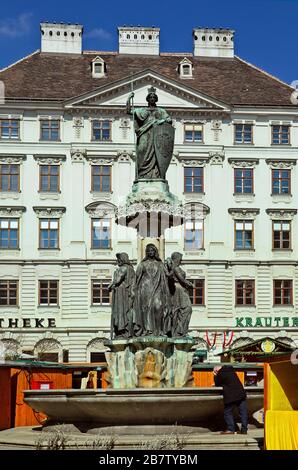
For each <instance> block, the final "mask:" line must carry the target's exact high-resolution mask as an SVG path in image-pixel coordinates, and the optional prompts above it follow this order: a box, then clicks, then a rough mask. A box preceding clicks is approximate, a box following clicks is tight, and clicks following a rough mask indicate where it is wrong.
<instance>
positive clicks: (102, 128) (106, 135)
mask: <svg viewBox="0 0 298 470" xmlns="http://www.w3.org/2000/svg"><path fill="white" fill-rule="evenodd" d="M111 135H112V132H111V121H99V120H96V121H93V122H92V140H112V137H111Z"/></svg>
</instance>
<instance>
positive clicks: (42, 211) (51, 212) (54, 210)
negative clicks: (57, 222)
mask: <svg viewBox="0 0 298 470" xmlns="http://www.w3.org/2000/svg"><path fill="white" fill-rule="evenodd" d="M33 210H34V212H35V213H36V214H37V215H38V216H39V217H58V218H59V217H62V214H64V213H65V212H66V207H61V206H60V207H58V206H57V207H46V206H33Z"/></svg>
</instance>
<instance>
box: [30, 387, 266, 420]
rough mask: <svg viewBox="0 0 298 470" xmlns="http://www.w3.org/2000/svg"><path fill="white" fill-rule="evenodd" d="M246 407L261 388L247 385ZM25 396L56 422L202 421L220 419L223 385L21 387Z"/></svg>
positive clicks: (259, 400)
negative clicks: (51, 388) (33, 388)
mask: <svg viewBox="0 0 298 470" xmlns="http://www.w3.org/2000/svg"><path fill="white" fill-rule="evenodd" d="M246 391H247V404H248V412H249V416H250V417H251V416H252V414H253V413H254V412H255V411H257V410H259V409H260V408H262V407H263V388H262V387H248V388H247V389H246ZM24 400H25V402H26V403H27V404H28V405H30V406H31V407H32V408H33V409H34V410H35V411H38V412H42V413H44V414H46V415H47V416H48V418H49V419H50V421H51V422H56V423H80V422H81V423H93V424H94V423H96V424H97V425H99V426H126V425H175V424H177V425H191V426H204V425H205V426H206V425H209V426H207V427H210V424H211V423H213V422H215V421H216V420H218V418H220V419H222V413H223V399H222V389H221V388H219V387H211V388H203V387H202V388H201V387H200V388H198V387H189V388H180V389H177V388H176V389H175V388H151V389H147V388H146V389H143V388H138V389H126V390H120V389H96V390H86V389H84V390H75V389H67V390H25V391H24Z"/></svg>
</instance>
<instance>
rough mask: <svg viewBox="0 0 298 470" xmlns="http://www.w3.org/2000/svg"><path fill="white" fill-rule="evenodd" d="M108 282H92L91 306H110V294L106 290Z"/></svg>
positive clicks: (96, 280)
mask: <svg viewBox="0 0 298 470" xmlns="http://www.w3.org/2000/svg"><path fill="white" fill-rule="evenodd" d="M110 282H111V281H110V280H108V279H104V280H100V279H93V280H92V305H110V304H111V294H110V292H109V289H108V285H109V284H110Z"/></svg>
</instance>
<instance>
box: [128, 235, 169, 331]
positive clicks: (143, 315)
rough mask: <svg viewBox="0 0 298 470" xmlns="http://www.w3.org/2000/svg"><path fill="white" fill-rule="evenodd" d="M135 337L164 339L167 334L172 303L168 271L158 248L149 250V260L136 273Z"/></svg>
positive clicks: (149, 245) (148, 248) (146, 257)
mask: <svg viewBox="0 0 298 470" xmlns="http://www.w3.org/2000/svg"><path fill="white" fill-rule="evenodd" d="M134 314H135V317H134V335H135V336H164V335H166V334H167V333H168V331H167V330H168V329H169V327H168V323H169V317H170V314H171V299H170V292H169V286H168V279H167V276H166V269H165V266H164V264H163V262H162V261H161V259H160V257H159V254H158V251H157V248H156V246H155V245H153V244H152V243H149V244H148V245H147V246H146V256H145V258H144V259H143V260H142V261H141V262H140V264H139V265H138V267H137V270H136V289H135V304H134Z"/></svg>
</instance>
